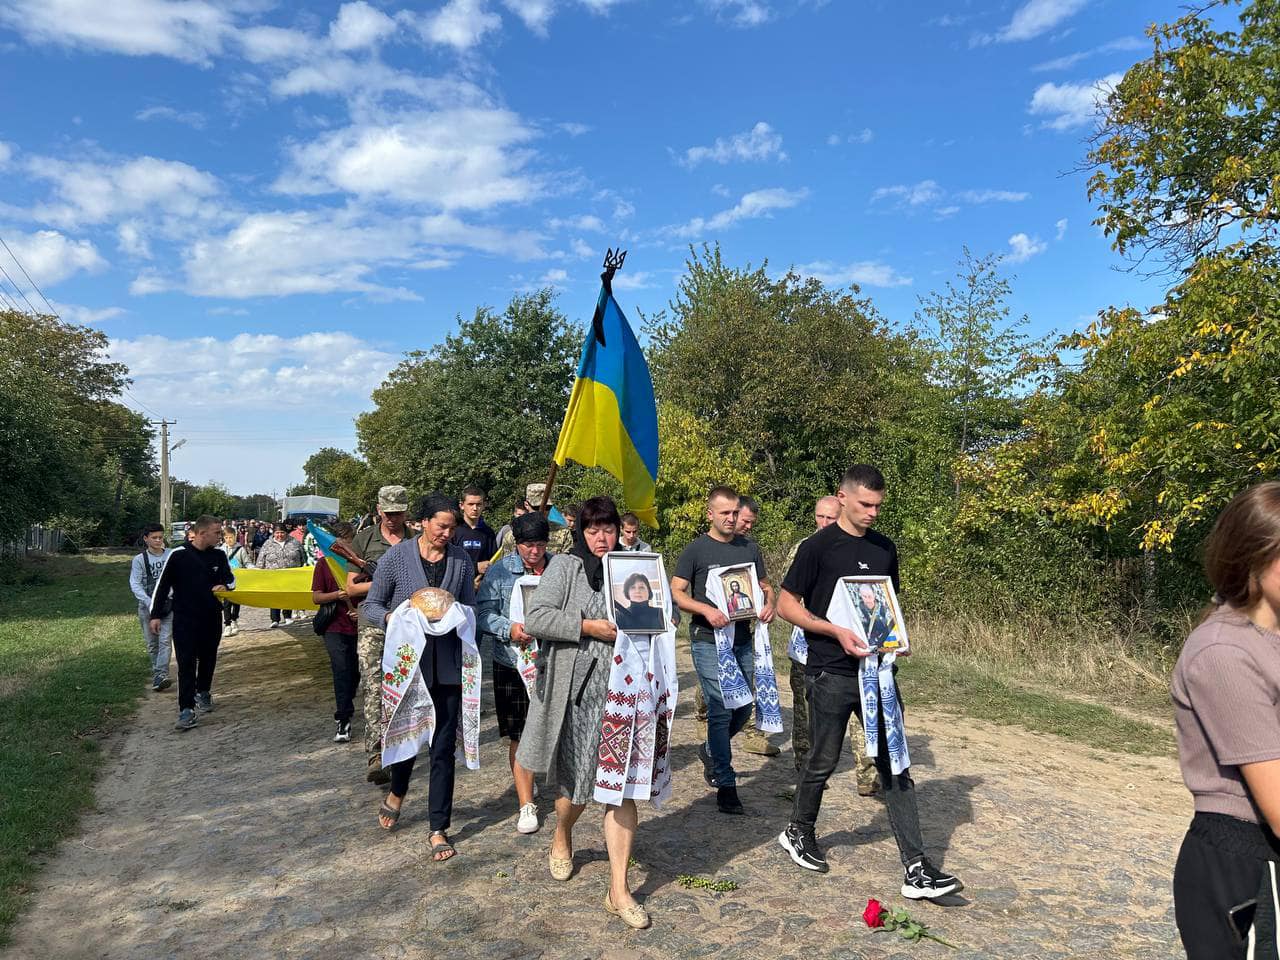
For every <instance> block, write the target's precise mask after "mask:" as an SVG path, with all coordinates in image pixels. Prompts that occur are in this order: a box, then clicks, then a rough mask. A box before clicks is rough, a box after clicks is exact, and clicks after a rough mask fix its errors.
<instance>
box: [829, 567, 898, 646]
mask: <svg viewBox="0 0 1280 960" xmlns="http://www.w3.org/2000/svg"><path fill="white" fill-rule="evenodd" d="M840 585H841V587H842V588H843V589H845V590H847V591H848V592H849V600H850V601H851V603H852V605H853V610H854V620H855V624H854V629H855V630H857V631H858V632H859V633H861V634H862V638H863V639H864V640H865V641H866V642H867V646H868V647H870V648H871V652H872V653H905V652H906V651H907V650H909V649H910V648H911V645H910V641H908V640H907V624H906V621H904V620H903V619H902V608H901V607H900V606H898V595H897V594H896V593H894V590H893V581H892V580H891V579H889V578H888V577H843V578H841V580H840Z"/></svg>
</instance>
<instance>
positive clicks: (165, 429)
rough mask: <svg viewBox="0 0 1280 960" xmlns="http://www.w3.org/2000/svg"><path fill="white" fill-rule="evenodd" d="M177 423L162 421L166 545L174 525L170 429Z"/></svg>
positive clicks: (162, 522)
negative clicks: (170, 491) (170, 473)
mask: <svg viewBox="0 0 1280 960" xmlns="http://www.w3.org/2000/svg"><path fill="white" fill-rule="evenodd" d="M153 422H154V421H153ZM176 423H177V421H176V420H165V419H161V421H160V525H161V526H162V527H164V539H165V542H166V543H168V541H169V530H170V527H171V525H172V523H173V501H172V497H171V496H170V493H169V428H170V427H171V426H173V425H174V424H176Z"/></svg>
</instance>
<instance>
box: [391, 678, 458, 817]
mask: <svg viewBox="0 0 1280 960" xmlns="http://www.w3.org/2000/svg"><path fill="white" fill-rule="evenodd" d="M427 690H428V692H429V693H430V694H431V702H432V703H434V704H435V707H436V730H435V733H434V734H433V735H432V737H431V786H430V793H429V794H428V798H427V799H428V802H429V805H430V813H429V816H430V818H431V829H432V830H433V831H435V830H448V829H449V823H450V821H451V819H452V817H453V778H454V761H453V757H454V751H455V749H456V748H457V738H458V723H459V721H460V720H461V718H462V684H460V683H434V684H431V685H430V686H428V687H427ZM416 759H417V758H416V757H410V758H409V759H408V760H401V761H400V762H399V763H393V764H392V765H391V766H389V767H387V772H388V773H390V774H391V792H392V793H394V794H395V795H396V796H397V797H403V796H404V795H405V794H406V793H408V792H409V779H410V778H411V777H412V776H413V765H414V761H415V760H416Z"/></svg>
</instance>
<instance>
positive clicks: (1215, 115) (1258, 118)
mask: <svg viewBox="0 0 1280 960" xmlns="http://www.w3.org/2000/svg"><path fill="white" fill-rule="evenodd" d="M1241 6H1242V4H1241V2H1240V0H1212V2H1209V3H1206V4H1203V5H1201V6H1200V7H1198V8H1196V9H1194V10H1192V11H1191V12H1189V13H1188V14H1186V15H1185V16H1183V17H1180V18H1179V19H1177V20H1175V21H1173V22H1172V23H1168V24H1164V25H1161V26H1153V27H1152V28H1151V29H1150V30H1149V31H1148V33H1149V35H1150V36H1151V38H1152V41H1153V50H1152V53H1151V56H1150V57H1148V58H1147V59H1145V60H1143V61H1141V62H1140V63H1137V64H1135V65H1134V66H1133V67H1131V68H1130V69H1129V71H1128V72H1127V73H1126V74H1125V76H1124V79H1122V80H1121V81H1120V83H1119V85H1118V86H1117V87H1116V88H1115V90H1114V91H1113V92H1112V93H1111V94H1110V95H1109V96H1108V98H1107V101H1106V108H1105V117H1104V121H1103V126H1102V129H1101V131H1100V133H1099V135H1098V137H1097V140H1096V142H1095V144H1094V147H1093V149H1092V151H1091V152H1090V154H1089V162H1090V164H1091V165H1092V166H1093V167H1095V168H1096V169H1095V172H1094V174H1093V176H1092V178H1091V179H1090V181H1089V195H1090V197H1092V198H1093V199H1095V200H1097V201H1098V204H1099V209H1100V216H1099V217H1098V219H1097V221H1095V222H1096V223H1098V224H1099V225H1100V226H1102V228H1103V229H1104V230H1105V231H1106V233H1107V234H1108V235H1109V236H1111V237H1113V238H1114V242H1115V246H1116V248H1117V249H1118V250H1120V251H1121V252H1125V253H1135V254H1142V255H1146V254H1155V255H1157V256H1158V257H1162V258H1164V259H1166V261H1167V262H1168V263H1170V264H1171V265H1172V266H1175V267H1177V268H1179V269H1183V268H1186V267H1187V266H1189V265H1190V264H1191V263H1193V262H1194V261H1195V259H1196V258H1198V257H1200V256H1204V255H1208V254H1210V253H1212V252H1214V251H1215V250H1217V249H1218V247H1219V244H1220V243H1221V242H1222V241H1223V240H1224V239H1225V241H1226V243H1234V242H1236V240H1237V239H1240V238H1242V237H1243V238H1247V239H1248V240H1249V242H1250V243H1254V242H1256V243H1260V244H1264V245H1266V244H1271V243H1272V242H1273V241H1274V238H1275V235H1276V231H1277V229H1280V207H1278V206H1277V202H1278V200H1280V197H1278V194H1280V70H1277V67H1276V53H1277V50H1278V49H1280V2H1278V0H1253V2H1250V3H1246V4H1243V8H1242V9H1241V11H1240V16H1239V21H1240V22H1239V28H1238V29H1221V28H1219V26H1218V25H1217V23H1216V22H1215V19H1214V15H1215V14H1217V15H1219V16H1221V15H1222V14H1223V13H1225V12H1226V11H1228V10H1231V9H1233V8H1236V7H1241Z"/></svg>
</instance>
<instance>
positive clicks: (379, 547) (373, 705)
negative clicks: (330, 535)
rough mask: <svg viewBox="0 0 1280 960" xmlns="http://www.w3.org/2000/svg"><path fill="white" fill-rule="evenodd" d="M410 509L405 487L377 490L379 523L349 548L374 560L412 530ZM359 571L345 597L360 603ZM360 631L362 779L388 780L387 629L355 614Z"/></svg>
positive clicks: (365, 589) (363, 586)
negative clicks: (408, 518)
mask: <svg viewBox="0 0 1280 960" xmlns="http://www.w3.org/2000/svg"><path fill="white" fill-rule="evenodd" d="M408 509H409V493H408V491H407V490H405V488H404V487H401V486H398V485H391V486H386V487H382V488H381V489H379V490H378V523H376V524H373V525H371V526H368V527H365V528H364V529H363V530H361V531H360V532H359V533H357V534H356V536H355V539H354V540H353V541H352V543H351V549H352V551H354V552H355V555H356V556H357V557H359V558H360V559H361V560H372V561H374V562H377V561H378V560H381V559H382V556H383V554H385V553H386V552H387V551H388V550H390V549H391V548H392V547H393V546H395V545H396V544H397V543H399V542H400V541H402V540H405V539H408V538H409V537H410V536H412V533H411V532H410V531H409V530H408V529H406V528H405V523H404V515H405V513H406V512H407V511H408ZM359 574H360V571H359V570H357V569H356V566H355V564H352V565H351V569H350V571H348V573H347V585H346V589H347V597H348V598H349V599H350V600H353V601H355V602H356V603H360V602H361V601H363V600H364V598H365V596H366V595H367V594H368V593H369V587H370V586H371V584H370V581H368V580H365V581H363V582H362V583H357V582H356V577H358V576H359ZM356 622H357V623H359V624H360V632H359V635H358V637H357V639H356V656H357V657H358V658H359V660H360V673H361V674H362V675H363V677H364V752H365V755H366V757H367V760H366V766H367V772H366V773H365V779H366V780H368V781H369V782H370V783H378V784H382V783H389V782H390V781H391V776H390V775H389V774H388V773H387V772H386V771H385V770H383V769H382V682H381V677H382V644H383V641H385V640H386V638H387V631H386V630H384V629H383V628H381V627H373V626H369V625H368V624H366V623H365V622H364V621H363V620H361V619H360V618H359V616H358V615H357V617H356Z"/></svg>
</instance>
